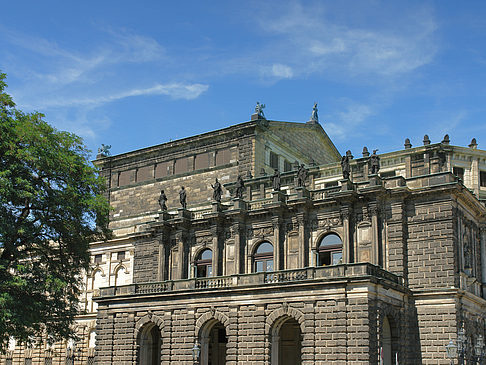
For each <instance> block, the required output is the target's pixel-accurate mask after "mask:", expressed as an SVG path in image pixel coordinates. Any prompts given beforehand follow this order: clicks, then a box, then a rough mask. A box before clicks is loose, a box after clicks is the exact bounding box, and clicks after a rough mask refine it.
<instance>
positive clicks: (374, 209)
mask: <svg viewBox="0 0 486 365" xmlns="http://www.w3.org/2000/svg"><path fill="white" fill-rule="evenodd" d="M368 208H369V210H370V214H371V228H372V230H373V242H372V243H371V244H372V250H371V260H372V263H373V264H374V265H380V242H379V239H380V235H379V231H378V230H379V227H378V204H377V202H372V203H370V204H369V206H368Z"/></svg>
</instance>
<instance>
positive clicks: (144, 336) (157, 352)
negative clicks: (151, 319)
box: [138, 323, 162, 365]
mask: <svg viewBox="0 0 486 365" xmlns="http://www.w3.org/2000/svg"><path fill="white" fill-rule="evenodd" d="M138 346H139V348H138V349H139V353H138V364H139V365H159V364H160V357H161V347H162V336H161V334H160V330H159V328H158V327H157V326H156V325H155V324H154V323H147V324H146V325H145V326H144V327H142V329H141V332H140V333H139V335H138Z"/></svg>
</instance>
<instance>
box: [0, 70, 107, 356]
mask: <svg viewBox="0 0 486 365" xmlns="http://www.w3.org/2000/svg"><path fill="white" fill-rule="evenodd" d="M5 77H6V75H5V74H2V73H0V351H1V350H5V349H6V346H7V343H8V338H9V337H10V336H12V337H14V338H16V339H17V340H18V341H21V342H26V341H28V339H29V338H30V337H31V336H38V335H41V334H45V333H48V334H50V335H53V336H54V337H55V338H61V337H62V338H67V337H69V336H72V335H73V333H72V324H73V321H74V319H75V316H76V315H78V314H79V294H80V292H81V290H82V283H81V277H82V273H83V270H88V269H89V252H88V248H89V242H91V241H93V240H101V239H106V238H107V237H108V236H109V231H108V229H107V228H106V227H107V219H108V212H109V205H108V203H107V201H106V199H105V198H104V196H103V190H104V188H105V182H104V180H103V179H102V178H101V177H100V176H99V175H98V174H97V170H96V168H95V167H93V166H92V165H91V164H90V162H89V152H90V151H88V150H87V149H86V147H85V146H84V144H83V141H82V139H81V138H80V137H78V136H76V135H74V134H71V133H67V132H62V131H58V130H56V129H55V128H53V127H51V126H50V125H49V124H47V123H46V122H45V121H43V117H44V115H42V114H40V113H31V114H27V113H23V112H22V111H20V110H18V109H16V108H15V104H14V102H13V100H12V98H11V97H10V95H8V94H6V93H5V88H6V86H7V85H6V83H5ZM100 227H102V228H100Z"/></svg>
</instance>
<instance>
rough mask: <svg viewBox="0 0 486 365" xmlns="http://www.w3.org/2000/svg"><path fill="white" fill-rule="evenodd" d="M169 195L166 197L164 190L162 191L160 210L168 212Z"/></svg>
mask: <svg viewBox="0 0 486 365" xmlns="http://www.w3.org/2000/svg"><path fill="white" fill-rule="evenodd" d="M165 203H167V195H165V193H164V190H161V191H160V196H159V206H160V210H162V211H166V210H167V205H166V204H165Z"/></svg>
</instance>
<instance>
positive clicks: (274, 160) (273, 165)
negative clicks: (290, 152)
mask: <svg viewBox="0 0 486 365" xmlns="http://www.w3.org/2000/svg"><path fill="white" fill-rule="evenodd" d="M270 167H271V168H273V169H278V155H277V154H276V153H274V152H272V151H270Z"/></svg>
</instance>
